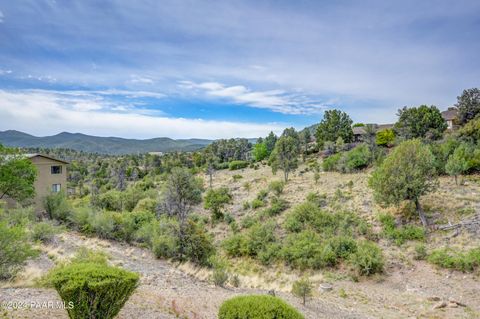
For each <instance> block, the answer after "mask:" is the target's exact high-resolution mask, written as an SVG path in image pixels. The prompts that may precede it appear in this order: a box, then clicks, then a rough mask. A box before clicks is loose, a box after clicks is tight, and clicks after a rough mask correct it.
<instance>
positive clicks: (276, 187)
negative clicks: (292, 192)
mask: <svg viewBox="0 0 480 319" xmlns="http://www.w3.org/2000/svg"><path fill="white" fill-rule="evenodd" d="M284 188H285V182H284V181H273V182H271V183H270V185H268V189H269V190H271V191H272V192H274V193H275V195H277V196H280V195H281V194H282V193H283V189H284Z"/></svg>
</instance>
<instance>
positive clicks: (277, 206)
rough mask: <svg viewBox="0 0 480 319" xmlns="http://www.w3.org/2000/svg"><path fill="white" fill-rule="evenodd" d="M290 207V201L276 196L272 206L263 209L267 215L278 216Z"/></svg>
mask: <svg viewBox="0 0 480 319" xmlns="http://www.w3.org/2000/svg"><path fill="white" fill-rule="evenodd" d="M287 208H288V202H287V201H286V200H284V199H282V198H278V197H274V198H272V201H271V206H270V207H269V208H266V209H265V210H263V214H265V215H266V216H276V215H278V214H280V213H281V212H283V211H285V210H286V209H287Z"/></svg>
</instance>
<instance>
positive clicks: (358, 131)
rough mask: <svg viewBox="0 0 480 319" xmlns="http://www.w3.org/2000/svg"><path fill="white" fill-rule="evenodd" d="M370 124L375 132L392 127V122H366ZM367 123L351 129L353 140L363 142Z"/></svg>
mask: <svg viewBox="0 0 480 319" xmlns="http://www.w3.org/2000/svg"><path fill="white" fill-rule="evenodd" d="M367 125H372V126H373V128H374V130H375V133H376V132H378V131H381V130H386V129H392V128H393V124H367ZM367 125H365V126H356V127H354V128H353V129H352V130H353V136H354V142H357V143H358V142H363V141H364V140H365V135H367Z"/></svg>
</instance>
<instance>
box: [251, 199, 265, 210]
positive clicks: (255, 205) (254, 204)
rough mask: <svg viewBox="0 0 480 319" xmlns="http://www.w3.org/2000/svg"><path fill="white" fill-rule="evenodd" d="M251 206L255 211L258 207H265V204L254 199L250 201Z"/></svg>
mask: <svg viewBox="0 0 480 319" xmlns="http://www.w3.org/2000/svg"><path fill="white" fill-rule="evenodd" d="M251 206H252V208H253V209H257V208H260V207H263V206H265V202H264V201H263V200H261V199H258V198H255V199H254V200H253V201H252V204H251Z"/></svg>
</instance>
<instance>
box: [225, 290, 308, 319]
mask: <svg viewBox="0 0 480 319" xmlns="http://www.w3.org/2000/svg"><path fill="white" fill-rule="evenodd" d="M218 319H304V316H303V315H302V314H300V313H299V312H298V311H297V310H296V309H295V308H293V307H292V306H290V305H288V304H287V303H285V302H284V301H283V300H281V299H279V298H276V297H273V296H267V295H250V296H240V297H235V298H232V299H229V300H227V301H225V302H224V303H223V304H222V306H221V307H220V311H219V312H218Z"/></svg>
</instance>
